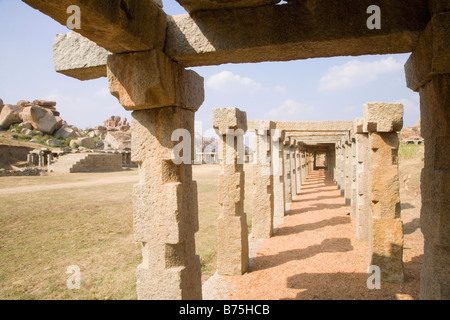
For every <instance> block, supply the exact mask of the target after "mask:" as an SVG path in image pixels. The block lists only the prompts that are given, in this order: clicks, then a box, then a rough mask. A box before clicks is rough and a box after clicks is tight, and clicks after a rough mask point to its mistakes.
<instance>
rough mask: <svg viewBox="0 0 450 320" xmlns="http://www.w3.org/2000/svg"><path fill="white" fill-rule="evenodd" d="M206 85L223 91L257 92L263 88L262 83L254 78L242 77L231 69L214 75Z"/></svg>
mask: <svg viewBox="0 0 450 320" xmlns="http://www.w3.org/2000/svg"><path fill="white" fill-rule="evenodd" d="M206 85H207V86H208V87H209V88H211V89H214V90H217V91H221V92H236V91H246V92H250V93H255V92H256V91H258V90H260V89H261V88H262V85H261V84H260V83H258V82H256V81H255V80H253V79H250V78H247V77H241V76H240V75H237V74H234V73H233V72H231V71H222V72H219V73H216V74H214V75H212V76H211V77H210V78H209V79H208V80H207V81H206Z"/></svg>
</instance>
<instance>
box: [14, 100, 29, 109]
mask: <svg viewBox="0 0 450 320" xmlns="http://www.w3.org/2000/svg"><path fill="white" fill-rule="evenodd" d="M17 105H18V106H20V107H22V108H25V107H31V105H32V104H31V102H30V101H27V100H19V101H17Z"/></svg>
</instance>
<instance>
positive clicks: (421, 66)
mask: <svg viewBox="0 0 450 320" xmlns="http://www.w3.org/2000/svg"><path fill="white" fill-rule="evenodd" d="M449 39H450V12H444V13H439V14H436V15H434V16H433V18H432V19H431V21H430V23H429V24H428V26H427V28H426V29H425V31H424V32H423V33H422V36H421V37H420V39H419V42H418V44H417V46H416V48H415V50H414V51H413V53H412V54H411V56H410V58H409V59H408V61H407V62H406V64H405V73H406V83H407V85H408V88H410V89H412V90H414V91H418V90H419V88H420V87H422V86H423V85H424V84H425V83H426V82H428V81H430V80H431V78H432V77H433V76H435V75H437V74H446V73H450V59H449V58H448V53H449V52H450V41H449Z"/></svg>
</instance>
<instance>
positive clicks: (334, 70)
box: [319, 57, 404, 91]
mask: <svg viewBox="0 0 450 320" xmlns="http://www.w3.org/2000/svg"><path fill="white" fill-rule="evenodd" d="M403 66H404V62H403V61H397V60H396V59H395V58H393V57H387V58H383V59H381V60H378V61H372V62H361V61H359V60H352V61H350V62H347V63H346V64H343V65H340V66H334V67H331V68H330V69H329V70H328V73H327V74H326V75H325V76H324V77H322V79H320V85H319V91H329V90H339V89H345V88H349V87H353V86H357V85H361V84H366V83H369V82H372V81H374V80H377V79H378V76H379V75H381V74H386V73H394V72H398V71H400V70H401V71H403Z"/></svg>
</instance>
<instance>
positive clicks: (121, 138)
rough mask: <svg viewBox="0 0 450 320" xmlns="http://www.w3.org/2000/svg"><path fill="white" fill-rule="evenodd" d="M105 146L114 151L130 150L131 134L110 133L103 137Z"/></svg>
mask: <svg viewBox="0 0 450 320" xmlns="http://www.w3.org/2000/svg"><path fill="white" fill-rule="evenodd" d="M105 145H106V146H110V147H112V148H113V149H116V150H131V133H127V132H121V131H110V132H108V133H107V134H106V136H105Z"/></svg>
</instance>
